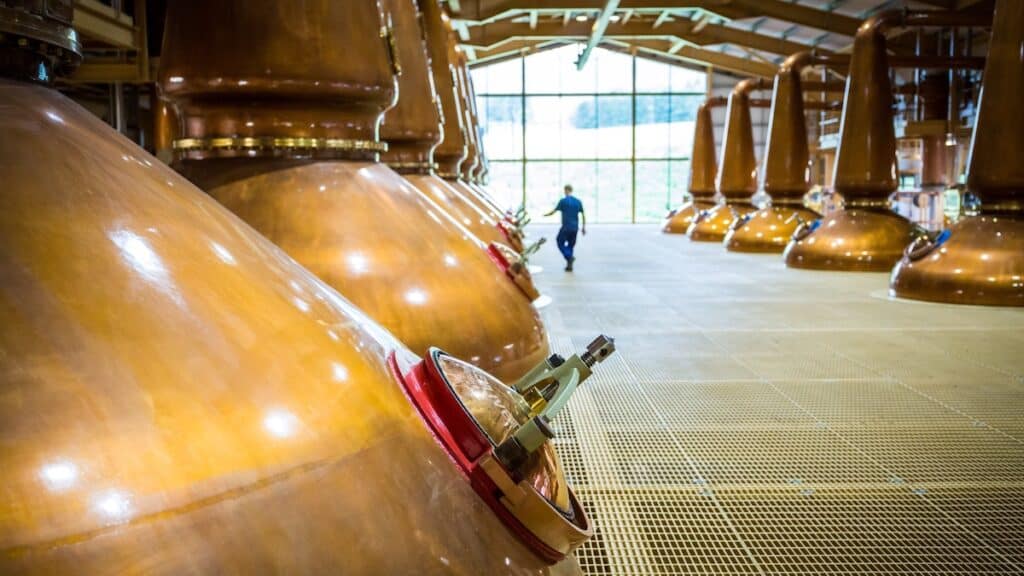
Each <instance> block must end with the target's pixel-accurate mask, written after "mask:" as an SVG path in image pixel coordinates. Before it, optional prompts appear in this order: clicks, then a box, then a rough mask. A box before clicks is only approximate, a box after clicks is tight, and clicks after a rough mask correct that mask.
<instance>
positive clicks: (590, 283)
mask: <svg viewBox="0 0 1024 576" xmlns="http://www.w3.org/2000/svg"><path fill="white" fill-rule="evenodd" d="M590 232H591V233H590V235H589V236H586V237H584V238H581V239H580V242H579V245H578V248H577V249H578V257H579V261H578V262H577V266H576V272H575V273H574V274H572V275H569V274H566V273H564V272H562V269H561V268H562V262H561V259H560V256H559V254H558V253H557V251H556V250H555V249H554V247H553V246H550V247H545V248H544V250H542V252H541V253H540V254H538V255H537V256H536V257H535V260H534V262H535V263H537V264H540V265H542V266H543V267H544V268H545V272H544V273H543V274H541V275H540V276H538V283H539V284H540V286H541V288H542V290H543V291H544V292H545V293H547V294H550V295H551V296H552V297H553V298H554V303H553V304H552V305H550V306H548V307H547V308H545V309H544V316H545V319H546V321H547V325H548V328H549V330H550V332H551V337H552V345H553V347H554V348H555V349H556V350H557V351H559V352H562V353H567V352H571V351H573V350H581V349H583V347H584V346H585V345H586V344H587V343H588V342H589V341H590V339H591V338H592V337H593V336H595V335H596V334H597V333H599V332H604V333H607V334H609V335H611V336H614V337H615V338H616V341H617V345H618V353H617V354H616V356H614V357H613V358H612V359H610V360H609V361H607V362H605V363H604V364H602V365H601V366H600V368H599V371H598V372H597V374H596V375H595V377H594V378H592V379H591V380H590V381H588V382H587V383H586V384H585V385H584V386H583V388H582V390H580V391H579V392H578V393H577V395H576V396H575V397H574V398H573V399H572V401H571V402H570V405H569V410H568V411H567V412H566V413H565V414H563V415H562V416H560V417H559V418H558V420H557V421H556V426H557V428H556V432H557V434H558V435H557V439H556V442H557V447H558V451H559V453H560V454H561V456H562V458H563V462H564V464H565V466H566V468H567V473H568V476H569V478H570V480H571V481H572V483H573V485H574V486H575V487H576V489H577V492H578V494H579V496H580V498H581V500H582V502H583V503H584V506H585V507H586V508H587V510H588V511H589V512H590V514H591V516H592V518H593V520H594V522H595V524H596V536H595V538H594V539H593V540H591V541H590V542H588V543H587V544H586V545H584V546H583V547H582V548H581V549H580V550H579V551H578V553H577V556H578V558H579V560H580V564H581V565H582V566H583V569H584V572H585V573H587V574H820V573H847V574H850V573H857V574H862V573H870V574H922V573H924V574H937V573H955V574H969V573H973V574H993V573H1024V310H1012V309H996V308H980V307H957V306H946V305H936V304H925V303H916V302H906V301H894V300H890V299H888V298H887V297H886V282H887V276H886V275H885V274H854V273H824V272H810V271H797V270H789V269H786V268H785V266H784V265H783V264H782V262H781V259H780V257H778V256H764V255H740V254H731V253H728V252H726V251H724V250H723V249H722V248H721V247H720V246H718V245H713V244H712V245H709V244H696V243H692V242H689V241H688V240H687V239H686V238H685V237H680V236H667V235H663V234H661V233H660V232H658V231H657V229H656V228H654V227H650V226H632V227H629V226H593V227H592V228H591V231H590ZM554 233H555V230H554V229H553V228H551V227H543V226H537V227H536V228H535V230H534V231H533V232H532V234H533V236H534V237H538V236H541V235H544V236H548V237H549V238H552V237H553V236H554Z"/></svg>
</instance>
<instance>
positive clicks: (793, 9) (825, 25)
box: [730, 0, 860, 36]
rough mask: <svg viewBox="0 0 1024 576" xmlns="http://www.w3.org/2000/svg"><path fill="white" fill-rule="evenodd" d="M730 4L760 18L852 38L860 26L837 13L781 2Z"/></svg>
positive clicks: (735, 0)
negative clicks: (764, 17)
mask: <svg viewBox="0 0 1024 576" xmlns="http://www.w3.org/2000/svg"><path fill="white" fill-rule="evenodd" d="M730 4H734V5H736V6H739V7H742V8H746V9H748V10H750V11H752V12H756V13H757V14H758V15H760V16H768V17H771V18H775V19H776V20H785V21H786V22H790V23H793V24H799V25H801V26H807V27H809V28H817V29H818V30H823V31H825V32H831V33H833V34H843V35H844V36H853V35H854V34H855V33H856V32H857V27H858V26H860V20H858V19H856V18H853V17H850V16H846V15H844V14H840V13H838V12H830V11H826V10H818V9H817V8H810V7H808V6H803V5H800V4H793V3H790V2H783V1H781V0H731V1H730Z"/></svg>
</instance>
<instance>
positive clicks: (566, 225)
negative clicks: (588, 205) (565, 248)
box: [555, 196, 583, 230]
mask: <svg viewBox="0 0 1024 576" xmlns="http://www.w3.org/2000/svg"><path fill="white" fill-rule="evenodd" d="M555 210H558V211H559V212H561V213H562V229H563V230H579V228H580V214H582V213H583V202H580V201H579V199H578V198H576V197H575V196H564V197H563V198H562V199H561V200H559V201H558V205H557V206H555Z"/></svg>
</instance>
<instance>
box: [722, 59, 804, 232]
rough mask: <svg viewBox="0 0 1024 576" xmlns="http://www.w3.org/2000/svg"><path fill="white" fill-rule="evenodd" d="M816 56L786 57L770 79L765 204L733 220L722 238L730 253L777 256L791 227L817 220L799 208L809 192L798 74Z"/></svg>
mask: <svg viewBox="0 0 1024 576" xmlns="http://www.w3.org/2000/svg"><path fill="white" fill-rule="evenodd" d="M815 61H816V57H815V55H814V54H812V53H810V52H800V53H797V54H793V55H791V56H790V57H788V58H787V59H786V60H785V61H784V62H783V63H782V66H780V67H779V71H778V73H776V75H775V83H774V86H773V90H772V112H771V120H769V125H768V139H767V142H766V143H765V157H764V182H763V184H762V190H764V192H765V193H766V194H768V195H769V196H770V197H771V203H772V205H771V206H768V207H765V208H762V209H760V210H757V211H756V212H753V213H751V214H747V215H746V216H744V217H743V218H740V219H739V220H737V221H736V222H735V223H734V224H733V225H732V227H731V228H730V230H729V232H728V233H727V234H726V236H725V239H724V242H725V247H726V248H727V249H728V250H730V251H733V252H782V251H783V250H785V248H786V244H787V243H788V242H789V239H790V237H792V236H793V233H794V232H795V231H796V229H797V228H798V227H799V226H801V225H802V224H804V223H809V222H811V221H814V220H817V219H818V214H816V213H815V212H812V211H811V210H807V209H805V208H803V207H802V206H801V204H802V202H803V196H804V194H806V193H807V191H808V190H809V189H810V172H809V168H808V167H809V162H810V154H809V152H808V146H807V123H806V119H805V117H804V110H805V106H804V97H803V91H804V89H805V88H810V86H804V84H803V82H802V81H801V79H800V74H801V71H802V70H803V68H804V67H805V66H807V65H808V64H810V63H812V62H815Z"/></svg>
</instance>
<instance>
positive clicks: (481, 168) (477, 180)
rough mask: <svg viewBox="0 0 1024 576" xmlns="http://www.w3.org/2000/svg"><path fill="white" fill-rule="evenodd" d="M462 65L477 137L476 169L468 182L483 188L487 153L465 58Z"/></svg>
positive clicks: (474, 93) (471, 79) (474, 92)
mask: <svg viewBox="0 0 1024 576" xmlns="http://www.w3.org/2000/svg"><path fill="white" fill-rule="evenodd" d="M463 65H464V69H463V74H464V77H465V78H466V90H467V91H468V93H469V104H470V111H471V112H472V117H473V126H474V127H475V129H476V132H475V134H476V135H477V139H476V153H477V169H476V171H475V172H474V173H473V177H472V179H471V180H470V181H471V182H473V183H474V184H477V185H479V186H483V185H484V184H485V177H486V175H487V169H488V168H487V167H488V162H487V153H486V151H485V150H484V140H483V137H482V136H483V133H482V132H481V131H480V112H479V111H478V109H477V105H476V104H477V100H476V88H475V87H474V86H473V75H472V74H470V73H469V64H468V61H467V60H466V59H465V58H463Z"/></svg>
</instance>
